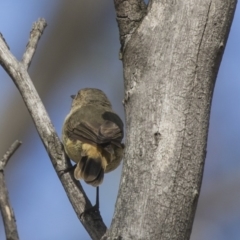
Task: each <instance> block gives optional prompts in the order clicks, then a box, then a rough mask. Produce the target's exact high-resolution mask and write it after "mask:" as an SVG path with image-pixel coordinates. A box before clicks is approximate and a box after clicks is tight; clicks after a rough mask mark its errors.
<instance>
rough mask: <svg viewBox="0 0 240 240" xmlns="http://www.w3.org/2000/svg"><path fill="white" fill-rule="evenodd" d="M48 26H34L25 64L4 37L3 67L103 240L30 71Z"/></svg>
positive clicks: (0, 46) (88, 224)
mask: <svg viewBox="0 0 240 240" xmlns="http://www.w3.org/2000/svg"><path fill="white" fill-rule="evenodd" d="M44 22H45V21H44V20H43V19H40V20H39V21H38V22H37V23H35V24H34V26H33V28H34V29H37V32H38V34H37V36H35V34H33V32H35V30H34V29H33V30H32V32H31V37H30V39H29V43H28V45H27V49H26V53H25V54H24V57H23V63H22V62H19V61H17V60H16V58H15V57H14V56H13V55H12V54H11V52H10V51H9V50H8V48H7V47H6V44H5V42H4V41H3V39H2V38H1V37H0V63H1V65H2V66H3V67H4V69H5V70H6V72H7V73H8V74H9V76H10V77H11V78H12V80H13V82H14V83H15V85H16V86H17V88H18V90H19V92H20V94H21V95H22V98H23V101H24V102H25V104H26V106H27V109H28V111H29V113H30V115H31V117H32V119H33V121H34V124H35V126H36V128H37V131H38V134H39V136H40V138H41V140H42V142H43V144H44V147H45V148H46V150H47V152H48V155H49V157H50V159H51V161H52V164H53V166H54V168H55V170H56V172H57V174H58V177H59V179H60V181H61V183H62V185H63V187H64V189H65V191H66V193H67V196H68V198H69V200H70V202H71V204H72V206H73V208H74V210H75V212H76V214H77V216H78V218H79V220H80V221H81V223H82V224H83V226H84V227H85V229H86V230H87V232H88V233H89V235H90V236H91V238H92V239H100V238H101V236H102V235H103V234H104V233H105V232H106V226H105V224H104V222H103V221H102V218H101V216H100V214H98V213H93V212H91V213H89V214H83V215H82V216H81V213H83V212H84V210H85V209H86V208H89V207H91V203H90V201H89V199H88V198H87V196H86V194H85V192H84V190H83V188H82V186H81V184H80V182H79V181H76V180H75V179H74V177H73V174H72V173H71V172H68V173H65V174H62V172H63V170H65V169H66V168H68V167H70V166H71V164H70V161H69V160H68V159H67V157H66V155H65V152H64V150H63V146H62V143H61V141H60V139H59V137H58V135H57V133H56V131H55V129H54V127H53V125H52V123H51V121H50V118H49V116H48V114H47V112H46V109H45V107H44V106H43V104H42V102H41V99H40V97H39V95H38V93H37V91H36V89H35V87H34V85H33V83H32V80H31V78H30V76H29V74H28V72H27V69H26V67H27V66H29V64H30V62H31V59H32V57H33V54H34V51H35V49H36V46H37V42H38V40H39V38H40V36H41V33H42V31H43V29H44V26H45V23H44ZM36 26H37V27H36ZM39 26H41V27H40V29H41V30H39Z"/></svg>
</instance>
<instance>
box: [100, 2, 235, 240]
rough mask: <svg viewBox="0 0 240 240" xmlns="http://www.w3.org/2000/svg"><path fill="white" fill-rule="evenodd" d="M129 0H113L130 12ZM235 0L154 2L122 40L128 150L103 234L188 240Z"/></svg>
mask: <svg viewBox="0 0 240 240" xmlns="http://www.w3.org/2000/svg"><path fill="white" fill-rule="evenodd" d="M119 2H120V3H121V4H123V2H125V5H124V6H123V5H121V4H116V3H119ZM126 2H129V3H131V2H132V1H117V0H115V7H116V12H117V14H118V13H119V11H120V10H121V11H123V12H125V13H126V14H128V15H129V12H130V11H132V9H131V7H129V4H126ZM136 2H138V3H135V4H141V3H140V2H141V1H136ZM236 2H237V1H236V0H195V1H185V0H178V1H176V0H171V1H164V0H161V1H160V0H152V1H150V3H149V5H148V9H147V13H146V15H145V14H143V16H144V17H143V18H142V20H141V21H139V25H138V27H137V28H135V29H133V32H131V31H129V32H130V33H131V34H130V36H128V39H127V41H125V42H124V41H121V42H122V44H123V46H122V49H123V53H122V59H123V66H124V79H125V100H124V102H125V111H126V126H127V136H126V151H125V156H124V165H123V173H122V178H121V184H120V190H119V194H118V199H117V203H116V208H115V213H114V218H113V221H112V224H111V227H110V229H109V230H108V232H107V234H106V235H105V236H104V237H103V239H111V240H112V239H144V240H146V239H161V240H163V239H168V240H169V239H171V240H174V239H178V240H186V239H189V238H190V234H191V229H192V224H193V219H194V215H195V210H196V205H197V201H198V197H199V192H200V187H201V181H202V175H203V167H204V160H205V157H206V143H207V133H208V125H209V115H210V106H211V99H212V94H213V89H214V84H215V79H216V76H217V72H218V69H219V65H220V62H221V58H222V54H223V50H224V47H225V44H226V40H227V37H228V33H229V29H230V26H231V23H232V19H233V15H234V10H235V7H236ZM130 5H131V4H130ZM121 7H122V8H123V9H120V8H121ZM119 27H120V36H122V34H123V32H122V31H123V30H122V29H124V27H123V26H121V25H120V24H119ZM121 40H122V38H121Z"/></svg>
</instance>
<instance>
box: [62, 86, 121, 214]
mask: <svg viewBox="0 0 240 240" xmlns="http://www.w3.org/2000/svg"><path fill="white" fill-rule="evenodd" d="M71 97H72V99H73V101H72V106H71V109H70V113H69V114H68V115H67V116H66V118H65V120H64V124H63V128H62V142H63V146H64V150H65V152H66V154H67V155H68V157H69V158H70V159H72V160H73V161H74V162H75V163H76V165H75V167H74V177H75V179H77V180H80V179H83V180H84V181H85V182H86V183H87V184H90V185H92V186H93V187H96V204H95V205H94V206H93V207H92V208H91V209H87V210H85V211H84V213H86V212H88V211H90V210H93V209H94V210H96V211H99V185H100V184H101V183H102V182H103V179H104V174H105V173H108V172H111V171H113V170H115V169H116V168H117V167H118V166H119V165H120V163H121V160H122V158H123V152H124V144H123V143H122V139H123V137H124V130H123V128H124V125H123V122H122V120H121V118H120V117H119V116H118V115H117V114H116V113H115V112H114V111H113V110H112V105H111V103H110V101H109V99H108V98H107V96H106V95H105V93H104V92H103V91H101V90H100V89H96V88H84V89H81V90H79V91H78V93H77V94H76V95H72V96H71Z"/></svg>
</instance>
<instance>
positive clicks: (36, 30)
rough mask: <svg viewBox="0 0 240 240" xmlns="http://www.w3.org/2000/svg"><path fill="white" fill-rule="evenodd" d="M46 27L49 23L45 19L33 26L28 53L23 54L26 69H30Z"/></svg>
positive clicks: (27, 48)
mask: <svg viewBox="0 0 240 240" xmlns="http://www.w3.org/2000/svg"><path fill="white" fill-rule="evenodd" d="M46 26H47V23H46V21H45V19H43V18H42V19H39V20H38V21H37V22H35V23H34V24H33V27H32V31H31V33H30V39H29V41H28V44H27V47H26V51H25V53H24V54H23V59H22V63H23V65H24V66H25V67H26V69H28V68H29V67H30V64H31V61H32V58H33V56H34V53H35V51H36V48H37V44H38V41H39V39H40V37H41V36H42V34H43V31H44V29H45V27H46Z"/></svg>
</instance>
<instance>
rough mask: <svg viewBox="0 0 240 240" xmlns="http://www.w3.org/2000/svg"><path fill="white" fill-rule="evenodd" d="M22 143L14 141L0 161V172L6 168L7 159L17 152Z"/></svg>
mask: <svg viewBox="0 0 240 240" xmlns="http://www.w3.org/2000/svg"><path fill="white" fill-rule="evenodd" d="M21 144H22V142H20V141H18V140H16V141H15V142H14V143H13V144H12V145H11V147H10V148H9V149H8V151H7V152H6V153H5V154H4V155H3V158H2V159H1V160H0V170H4V168H5V167H6V165H7V163H8V161H9V159H10V158H11V156H12V155H13V154H14V153H15V152H16V151H17V149H18V148H19V147H20V146H21Z"/></svg>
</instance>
